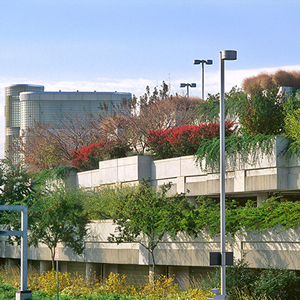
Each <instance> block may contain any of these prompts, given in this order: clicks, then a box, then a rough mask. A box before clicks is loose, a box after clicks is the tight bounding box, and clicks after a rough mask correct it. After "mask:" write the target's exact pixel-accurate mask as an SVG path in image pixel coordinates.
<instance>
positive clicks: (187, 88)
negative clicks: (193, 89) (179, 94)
mask: <svg viewBox="0 0 300 300" xmlns="http://www.w3.org/2000/svg"><path fill="white" fill-rule="evenodd" d="M186 90H187V97H188V98H189V97H190V93H189V84H187V85H186Z"/></svg>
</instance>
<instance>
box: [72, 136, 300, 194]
mask: <svg viewBox="0 0 300 300" xmlns="http://www.w3.org/2000/svg"><path fill="white" fill-rule="evenodd" d="M286 144H287V140H286V139H285V138H283V137H277V138H276V139H275V140H274V148H273V151H272V153H271V154H269V155H262V154H261V153H257V155H256V156H257V160H256V161H255V162H253V164H250V163H245V162H243V161H242V160H241V159H240V158H237V162H236V163H235V164H233V163H232V162H230V160H228V162H227V169H226V170H227V171H226V179H225V189H226V193H227V195H228V196H232V197H234V196H235V195H238V196H239V195H240V196H241V195H242V196H257V194H260V193H269V192H279V191H293V190H294V191H296V190H299V189H300V161H299V159H296V158H293V159H290V160H287V159H286V157H285V156H284V154H283V151H284V149H285V147H286ZM249 161H251V160H249ZM203 165H205V162H203ZM143 178H144V179H146V178H150V180H151V183H152V185H154V186H159V185H162V184H163V183H168V182H171V183H173V188H172V190H171V191H172V192H174V193H175V192H178V193H181V192H185V193H186V192H187V191H188V190H189V194H188V195H189V196H193V197H196V196H199V195H205V196H216V195H218V194H219V189H220V188H219V173H218V172H210V171H205V170H203V169H201V168H200V166H198V165H197V164H196V163H195V158H194V157H193V156H183V157H177V158H171V159H161V160H154V159H153V158H152V157H151V156H132V157H126V158H120V159H114V160H108V161H102V162H100V163H99V169H97V170H93V171H88V172H80V173H78V174H77V181H76V182H77V184H78V185H79V186H81V187H87V188H90V187H96V186H100V185H105V184H114V183H133V184H134V183H139V182H141V180H142V179H143Z"/></svg>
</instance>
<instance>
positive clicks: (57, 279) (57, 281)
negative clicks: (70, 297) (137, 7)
mask: <svg viewBox="0 0 300 300" xmlns="http://www.w3.org/2000/svg"><path fill="white" fill-rule="evenodd" d="M56 292H57V300H59V278H58V259H57V260H56Z"/></svg>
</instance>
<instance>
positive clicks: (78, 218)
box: [29, 186, 89, 269]
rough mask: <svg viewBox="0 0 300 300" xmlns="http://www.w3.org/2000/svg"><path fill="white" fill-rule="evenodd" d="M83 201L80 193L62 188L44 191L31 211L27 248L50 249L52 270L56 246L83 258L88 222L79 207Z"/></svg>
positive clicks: (81, 206) (82, 194) (84, 213)
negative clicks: (43, 246)
mask: <svg viewBox="0 0 300 300" xmlns="http://www.w3.org/2000/svg"><path fill="white" fill-rule="evenodd" d="M84 197H86V195H85V194H84V193H83V192H82V191H80V190H75V189H72V188H65V187H63V186H61V187H56V188H54V189H52V190H50V191H47V192H46V193H45V194H44V195H43V196H42V197H39V198H38V199H37V200H36V201H35V202H34V204H33V205H32V206H31V207H30V210H29V214H30V217H31V222H30V226H29V229H30V236H29V244H33V245H34V246H35V247H37V246H38V243H43V244H45V245H46V246H47V247H48V248H49V249H50V252H51V258H52V268H53V269H54V255H55V247H57V245H58V243H63V244H64V245H65V246H67V247H70V248H71V249H72V250H73V251H74V252H75V253H76V254H82V252H83V251H84V249H85V242H84V238H85V236H86V234H87V227H86V226H87V224H88V223H89V219H88V216H87V213H86V212H85V210H84V206H83V204H82V200H83V198H84Z"/></svg>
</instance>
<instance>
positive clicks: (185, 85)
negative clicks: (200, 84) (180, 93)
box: [180, 83, 196, 97]
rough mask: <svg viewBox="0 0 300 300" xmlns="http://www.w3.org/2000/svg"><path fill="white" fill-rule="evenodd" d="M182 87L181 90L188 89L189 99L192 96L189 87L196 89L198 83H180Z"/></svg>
mask: <svg viewBox="0 0 300 300" xmlns="http://www.w3.org/2000/svg"><path fill="white" fill-rule="evenodd" d="M180 87H181V88H184V87H186V90H187V91H186V94H187V96H188V97H189V96H190V94H189V87H191V88H195V87H196V83H180Z"/></svg>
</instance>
